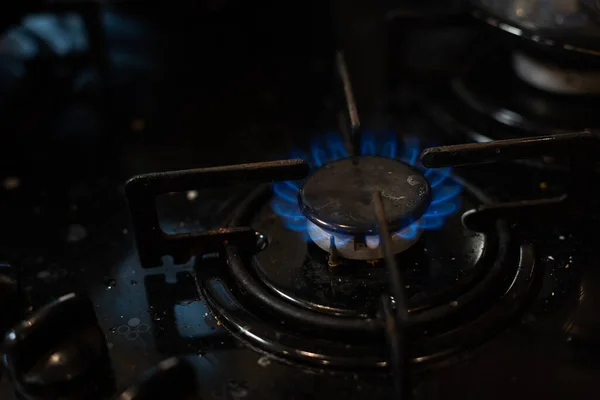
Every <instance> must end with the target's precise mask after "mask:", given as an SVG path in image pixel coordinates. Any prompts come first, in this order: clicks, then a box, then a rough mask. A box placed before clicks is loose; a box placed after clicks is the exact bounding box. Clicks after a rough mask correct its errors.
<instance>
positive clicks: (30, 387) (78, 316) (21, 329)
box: [3, 293, 110, 400]
mask: <svg viewBox="0 0 600 400" xmlns="http://www.w3.org/2000/svg"><path fill="white" fill-rule="evenodd" d="M3 352H4V360H3V361H4V366H5V368H6V370H7V372H8V375H9V378H10V379H11V381H12V383H13V385H14V387H15V390H16V392H17V393H18V394H19V395H20V396H21V398H23V399H28V400H29V399H36V400H37V399H55V398H61V399H81V398H85V399H88V398H89V399H93V398H95V397H96V395H98V393H99V392H100V391H101V390H102V389H101V388H99V382H102V383H103V379H104V378H105V377H106V376H107V369H108V364H109V362H108V350H107V347H106V341H105V338H104V334H103V333H102V330H101V329H100V327H99V326H98V321H97V319H96V314H95V312H94V306H93V304H92V302H91V301H90V300H89V299H88V298H86V297H83V296H79V295H76V294H73V293H71V294H68V295H65V296H62V297H60V298H58V299H57V300H55V301H53V302H52V303H50V304H48V305H46V306H44V307H42V308H41V309H40V310H38V311H37V312H35V313H34V314H33V315H32V316H31V317H29V318H28V319H26V320H24V321H22V322H20V323H18V324H17V325H16V326H15V327H14V328H13V329H12V330H10V331H8V333H7V334H6V335H5V338H4V343H3ZM108 375H110V374H108ZM104 387H105V386H104Z"/></svg>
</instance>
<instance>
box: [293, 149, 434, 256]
mask: <svg viewBox="0 0 600 400" xmlns="http://www.w3.org/2000/svg"><path fill="white" fill-rule="evenodd" d="M374 191H381V193H382V198H383V205H384V208H385V212H386V216H387V218H388V221H387V222H388V224H389V226H390V227H391V228H392V229H394V230H396V231H400V230H402V229H404V228H406V227H408V226H409V225H411V224H412V223H413V222H415V221H418V220H419V219H420V218H421V216H422V215H423V214H424V212H425V211H426V210H427V207H428V206H429V203H430V202H431V193H430V187H429V184H428V182H427V179H426V178H425V177H424V176H423V174H421V172H419V171H418V170H416V169H415V168H413V167H411V166H409V165H407V164H405V163H403V162H401V161H398V160H393V159H390V158H384V157H374V156H361V157H353V158H344V159H341V160H337V161H334V162H332V163H329V164H326V165H324V166H323V167H321V168H320V169H318V170H317V171H316V172H315V173H314V174H313V175H312V176H310V177H309V178H308V179H307V181H306V183H305V184H304V186H303V187H302V189H301V190H300V194H299V201H300V206H301V209H302V213H303V214H304V215H305V216H306V218H308V220H309V222H308V234H309V236H310V237H311V239H312V240H313V241H314V242H315V243H316V244H317V245H318V246H319V247H321V248H322V249H323V250H326V251H330V252H333V251H334V250H333V249H332V246H334V247H335V248H336V249H338V250H339V253H340V255H341V256H342V257H345V258H351V259H365V260H368V259H374V258H381V251H380V249H379V239H378V237H377V236H376V235H375V232H376V226H377V220H376V216H375V211H374V206H373V202H372V198H373V192H374ZM420 231H421V230H420V229H419V230H417V232H415V234H414V235H411V236H414V237H411V238H407V240H404V239H403V238H401V237H399V236H396V240H395V241H394V244H395V246H394V247H395V249H394V250H395V252H400V251H403V250H405V249H406V248H407V247H409V246H410V244H412V243H414V242H415V241H416V240H417V239H418V237H419V236H420V235H419V234H418V233H419V232H420ZM339 232H342V233H343V234H342V235H335V233H339ZM332 235H333V237H334V239H333V241H332V240H331V239H330V237H331V236H332Z"/></svg>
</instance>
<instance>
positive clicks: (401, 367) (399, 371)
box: [373, 191, 410, 399]
mask: <svg viewBox="0 0 600 400" xmlns="http://www.w3.org/2000/svg"><path fill="white" fill-rule="evenodd" d="M373 204H374V205H375V215H376V217H377V225H378V228H379V243H380V246H381V249H382V252H383V257H384V260H385V266H386V269H387V272H388V278H389V285H390V293H391V295H392V296H393V298H394V303H395V313H392V304H391V298H390V296H386V295H384V296H383V298H382V309H383V315H384V318H385V326H386V337H387V340H388V342H389V348H390V367H391V369H392V380H393V381H394V398H398V399H408V398H409V395H410V390H409V385H408V383H407V380H408V368H407V367H408V355H407V352H406V348H407V345H406V326H407V321H408V300H407V298H406V290H405V289H404V287H405V286H404V279H403V276H402V272H401V270H400V269H399V268H398V264H397V263H396V258H395V257H394V253H393V252H392V243H391V241H392V236H391V235H390V230H389V226H388V224H387V221H386V218H385V210H384V208H383V200H382V198H381V192H380V191H377V192H375V193H374V194H373Z"/></svg>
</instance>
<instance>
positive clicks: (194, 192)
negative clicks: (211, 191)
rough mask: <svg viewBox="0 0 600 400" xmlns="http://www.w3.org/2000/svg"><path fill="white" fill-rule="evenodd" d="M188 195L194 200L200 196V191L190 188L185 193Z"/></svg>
mask: <svg viewBox="0 0 600 400" xmlns="http://www.w3.org/2000/svg"><path fill="white" fill-rule="evenodd" d="M185 196H186V197H187V199H188V200H189V201H194V200H196V199H197V198H198V191H197V190H190V191H188V192H187V193H186V195H185Z"/></svg>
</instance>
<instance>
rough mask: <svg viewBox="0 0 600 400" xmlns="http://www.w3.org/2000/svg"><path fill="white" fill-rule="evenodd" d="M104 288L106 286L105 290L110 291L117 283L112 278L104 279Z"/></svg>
mask: <svg viewBox="0 0 600 400" xmlns="http://www.w3.org/2000/svg"><path fill="white" fill-rule="evenodd" d="M104 286H106V290H111V289H112V288H113V287H115V286H117V281H116V280H115V279H113V278H106V279H105V280H104Z"/></svg>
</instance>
